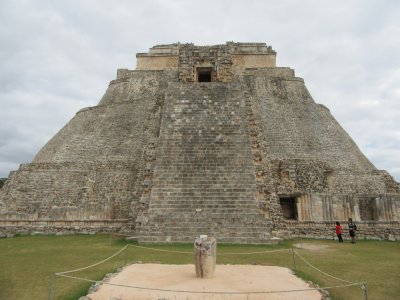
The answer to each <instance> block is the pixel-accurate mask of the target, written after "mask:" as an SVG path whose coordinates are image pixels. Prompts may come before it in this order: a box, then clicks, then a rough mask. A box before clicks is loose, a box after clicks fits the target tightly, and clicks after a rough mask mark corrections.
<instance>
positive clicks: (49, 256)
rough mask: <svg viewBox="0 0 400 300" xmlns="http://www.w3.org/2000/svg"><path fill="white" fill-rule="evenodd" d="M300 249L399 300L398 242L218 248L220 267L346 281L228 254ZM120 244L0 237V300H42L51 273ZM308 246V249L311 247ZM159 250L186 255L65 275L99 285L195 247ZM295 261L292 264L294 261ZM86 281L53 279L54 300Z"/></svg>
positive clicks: (288, 263) (264, 257)
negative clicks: (278, 269) (126, 269)
mask: <svg viewBox="0 0 400 300" xmlns="http://www.w3.org/2000/svg"><path fill="white" fill-rule="evenodd" d="M299 243H302V244H303V248H302V249H297V250H296V251H297V252H298V253H299V254H300V255H301V256H302V257H304V258H305V259H306V260H307V261H308V262H310V263H311V264H312V265H314V266H316V267H317V268H319V269H321V270H322V271H324V272H326V273H329V274H331V275H333V276H335V277H338V278H341V279H345V280H348V281H352V282H366V283H367V285H368V296H369V299H399V295H400V284H399V283H400V271H399V270H400V243H399V242H384V241H359V242H358V243H357V244H355V245H353V244H350V243H348V242H347V243H344V244H339V243H337V242H336V241H332V240H330V241H328V240H324V241H321V240H302V241H300V240H293V241H286V242H285V243H284V244H283V245H279V246H271V245H218V257H217V263H218V264H260V265H279V266H285V267H289V268H291V269H294V265H296V274H298V275H299V276H301V277H303V278H305V279H307V280H312V281H313V282H315V283H318V284H319V285H320V286H321V287H324V286H334V285H340V284H344V282H340V281H338V280H336V279H333V278H330V277H328V276H325V275H323V274H321V273H319V272H317V271H316V270H315V269H313V268H311V267H310V266H309V265H307V264H306V263H304V262H303V261H302V260H301V259H300V258H299V257H297V256H296V257H295V261H293V253H292V251H286V252H271V253H261V254H247V255H234V254H233V253H243V252H259V251H267V250H276V249H282V248H291V247H292V245H293V244H299ZM125 244H126V242H125V241H123V240H115V239H113V240H110V237H109V236H108V235H95V236H85V235H72V236H21V237H14V238H7V239H1V240H0V299H10V300H13V299H19V300H23V299H48V297H49V287H50V281H51V277H52V274H53V273H55V272H63V271H67V270H72V269H77V268H81V267H84V266H88V265H91V264H94V263H96V262H99V261H101V260H103V259H105V258H107V257H109V256H111V255H112V254H114V253H116V252H117V251H118V250H120V249H121V248H122V247H123V246H124V245H125ZM310 245H312V246H313V249H308V248H310V247H309V246H310ZM149 247H154V248H158V249H164V250H166V249H169V250H177V251H182V252H191V253H189V254H180V253H168V252H159V251H152V250H148V249H141V248H136V247H129V248H128V249H127V251H126V252H121V253H120V254H119V255H117V256H115V257H114V258H112V259H110V260H109V261H107V262H105V263H103V264H100V265H98V266H95V267H93V268H90V269H87V270H83V271H79V272H76V273H71V274H69V275H72V276H77V277H81V278H87V279H93V280H99V279H101V278H103V277H104V275H105V274H106V273H109V272H114V271H115V270H116V269H117V268H119V267H121V266H123V265H124V263H125V260H126V261H127V262H128V263H133V262H139V261H140V262H158V263H168V264H187V263H190V264H192V263H193V245H191V244H183V245H181V244H178V245H177V244H174V245H157V246H149ZM294 263H295V264H294ZM89 286H90V283H87V282H82V281H78V280H74V279H70V278H62V277H58V276H57V277H56V280H55V285H54V290H53V299H63V300H64V299H79V296H80V295H83V294H86V291H87V288H88V287H89ZM330 294H331V296H332V298H333V299H336V300H337V299H364V292H363V291H362V290H361V287H360V286H357V287H348V288H340V289H339V288H338V289H332V290H330Z"/></svg>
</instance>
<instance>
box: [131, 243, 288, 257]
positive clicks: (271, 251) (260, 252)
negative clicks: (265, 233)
mask: <svg viewBox="0 0 400 300" xmlns="http://www.w3.org/2000/svg"><path fill="white" fill-rule="evenodd" d="M127 246H131V247H136V248H140V249H147V250H153V251H160V252H170V253H180V254H193V251H191V252H186V251H175V250H165V249H157V248H151V247H143V246H138V245H132V244H128V245H127ZM291 250H292V249H291V248H289V249H278V250H265V251H256V252H217V255H252V254H263V253H273V252H283V251H291Z"/></svg>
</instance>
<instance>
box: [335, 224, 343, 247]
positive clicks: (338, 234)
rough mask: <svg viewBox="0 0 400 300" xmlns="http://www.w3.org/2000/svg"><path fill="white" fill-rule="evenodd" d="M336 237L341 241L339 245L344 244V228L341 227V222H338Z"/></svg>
mask: <svg viewBox="0 0 400 300" xmlns="http://www.w3.org/2000/svg"><path fill="white" fill-rule="evenodd" d="M336 235H337V237H338V239H339V243H343V238H342V226H340V223H339V222H336Z"/></svg>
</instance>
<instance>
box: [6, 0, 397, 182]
mask: <svg viewBox="0 0 400 300" xmlns="http://www.w3.org/2000/svg"><path fill="white" fill-rule="evenodd" d="M178 41H179V42H181V43H187V42H193V43H195V44H197V45H211V44H224V43H225V42H226V41H235V42H266V43H267V45H271V46H272V48H273V49H274V50H275V51H277V53H278V56H277V65H278V66H282V67H291V68H293V69H295V72H296V75H297V76H298V77H302V78H304V80H305V83H306V86H307V87H308V89H309V91H310V93H311V95H312V96H313V98H314V100H315V101H316V102H317V103H322V104H324V105H325V106H327V107H328V108H329V109H330V111H331V113H332V114H333V116H334V117H335V118H336V119H337V120H338V122H339V123H340V124H341V125H342V127H344V129H345V130H346V131H347V132H348V133H349V134H350V136H351V137H352V138H353V139H354V141H355V142H356V143H357V145H358V146H359V147H360V149H361V151H362V152H363V153H364V154H365V155H366V156H367V157H368V158H369V159H370V160H371V161H372V162H373V163H374V165H375V166H376V167H377V168H378V169H384V170H388V171H389V173H391V174H392V175H393V176H394V177H395V178H396V180H397V181H400V121H399V120H400V1H396V0H392V1H390V0H387V1H384V0H376V1H367V0H359V1H356V0H354V1H352V0H343V1H338V0H337V1H331V0H329V1H328V0H327V1H324V0H315V1H314V0H309V1H307V0H303V1H295V0H292V1H289V0H276V1H265V0H264V1H262V0H260V1H252V0H245V1H240V0H236V1H234V0H230V1H228V0H227V1H218V0H211V1H208V0H197V1H183V0H182V1H172V0H165V1H161V0H159V1H144V0H141V1H131V0H129V1H128V0H115V1H109V0H103V1H102V0H97V1H95V0H85V1H82V0H76V1H74V0H68V1H67V0H64V1H61V0H60V1H53V0H48V1H46V0H36V1H35V0H25V1H24V0H1V1H0V63H1V65H0V66H1V67H0V104H1V106H0V120H1V123H0V125H1V126H0V177H7V176H8V174H9V172H10V171H12V170H16V169H18V166H19V164H20V163H27V162H31V161H32V159H33V158H34V156H35V154H36V153H37V152H38V151H39V150H40V148H41V147H43V146H44V145H45V143H46V142H47V141H48V140H49V139H50V138H51V137H52V136H54V135H55V134H56V133H57V132H58V131H59V130H60V129H61V128H62V127H63V126H64V125H65V124H66V123H67V122H68V121H69V120H70V119H71V118H72V117H73V116H74V115H75V113H76V112H77V111H78V110H79V109H81V108H83V107H87V106H95V105H97V103H98V102H99V100H100V98H101V96H102V95H103V94H104V92H105V90H106V88H107V86H108V83H109V82H110V81H111V80H113V79H114V78H115V76H116V71H117V69H118V68H128V69H134V68H135V65H136V58H135V54H136V53H137V52H147V51H148V49H149V48H150V47H152V46H154V45H157V44H166V43H174V42H178Z"/></svg>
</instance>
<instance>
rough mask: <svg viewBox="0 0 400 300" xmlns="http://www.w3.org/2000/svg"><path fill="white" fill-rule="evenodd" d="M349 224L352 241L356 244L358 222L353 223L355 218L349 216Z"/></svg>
mask: <svg viewBox="0 0 400 300" xmlns="http://www.w3.org/2000/svg"><path fill="white" fill-rule="evenodd" d="M348 226H349V235H350V237H351V242H352V243H353V244H355V242H356V230H357V226H356V224H354V223H353V220H352V219H351V218H349V223H348Z"/></svg>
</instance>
